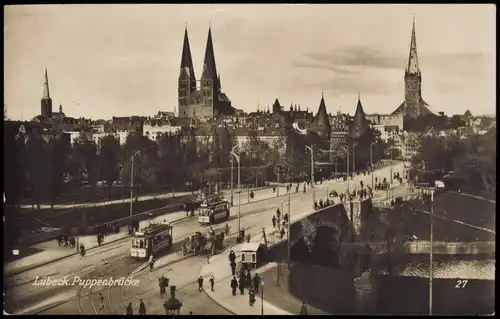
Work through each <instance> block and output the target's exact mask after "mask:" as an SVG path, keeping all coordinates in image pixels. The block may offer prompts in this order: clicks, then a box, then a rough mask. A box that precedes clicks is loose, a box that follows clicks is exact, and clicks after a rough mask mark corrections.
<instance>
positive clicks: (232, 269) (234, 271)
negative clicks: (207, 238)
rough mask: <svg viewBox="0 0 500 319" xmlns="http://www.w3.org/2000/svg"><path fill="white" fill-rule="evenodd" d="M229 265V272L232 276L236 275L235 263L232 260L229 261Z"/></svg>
mask: <svg viewBox="0 0 500 319" xmlns="http://www.w3.org/2000/svg"><path fill="white" fill-rule="evenodd" d="M229 266H231V274H232V275H233V276H234V275H236V263H235V262H234V261H231V263H230V264H229Z"/></svg>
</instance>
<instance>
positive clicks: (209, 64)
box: [202, 25, 218, 91]
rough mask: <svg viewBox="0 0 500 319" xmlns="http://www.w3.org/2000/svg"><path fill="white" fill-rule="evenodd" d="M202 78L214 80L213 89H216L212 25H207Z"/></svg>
mask: <svg viewBox="0 0 500 319" xmlns="http://www.w3.org/2000/svg"><path fill="white" fill-rule="evenodd" d="M202 78H209V79H212V80H214V82H215V83H214V85H215V86H216V87H215V88H214V89H215V91H217V89H218V87H217V81H216V80H217V67H216V65H215V54H214V45H213V42H212V27H211V26H210V25H209V27H208V37H207V46H206V49H205V59H204V60H203V74H202Z"/></svg>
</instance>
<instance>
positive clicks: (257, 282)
mask: <svg viewBox="0 0 500 319" xmlns="http://www.w3.org/2000/svg"><path fill="white" fill-rule="evenodd" d="M259 286H260V277H259V274H255V275H254V276H253V287H254V289H255V293H257V294H258V293H259Z"/></svg>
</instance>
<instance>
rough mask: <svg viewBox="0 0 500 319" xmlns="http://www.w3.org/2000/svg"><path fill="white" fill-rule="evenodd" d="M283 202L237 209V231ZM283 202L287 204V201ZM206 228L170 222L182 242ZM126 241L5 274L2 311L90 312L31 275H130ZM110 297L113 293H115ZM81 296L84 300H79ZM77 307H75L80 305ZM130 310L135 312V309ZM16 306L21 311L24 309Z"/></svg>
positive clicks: (262, 221) (307, 200) (297, 200)
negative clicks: (239, 224) (238, 215)
mask: <svg viewBox="0 0 500 319" xmlns="http://www.w3.org/2000/svg"><path fill="white" fill-rule="evenodd" d="M400 166H402V165H400ZM395 171H396V169H394V168H393V169H392V172H395ZM390 172H391V170H390V167H385V168H382V169H381V170H380V171H377V172H376V176H379V177H382V176H386V177H388V176H389V174H390ZM360 180H363V182H364V183H365V184H368V183H369V181H370V180H371V176H370V175H366V176H365V175H360V176H356V177H355V178H354V180H352V181H350V183H351V184H353V183H357V184H358V185H359V181H360ZM327 188H328V189H329V191H331V190H335V191H337V192H342V191H345V189H346V188H347V182H343V181H341V182H329V183H325V182H324V183H323V184H321V185H319V184H318V185H317V188H316V193H317V195H316V199H317V200H319V198H323V199H324V198H325V197H326V189H327ZM320 191H323V192H325V193H324V195H323V196H320V194H321V193H320ZM289 198H290V209H291V214H292V215H293V214H294V213H304V212H307V211H310V210H312V206H313V203H312V194H311V192H310V191H308V192H306V193H303V192H298V193H290V195H289ZM282 200H283V197H273V198H270V199H266V200H262V201H259V202H255V203H252V204H251V205H244V206H241V207H240V209H241V227H242V228H244V229H246V231H247V233H251V234H258V233H261V232H262V228H264V227H268V226H269V225H270V224H271V218H272V215H273V214H274V213H275V212H276V208H278V207H280V206H281V205H282ZM284 201H285V202H287V199H286V197H285V199H284ZM285 211H286V209H285ZM237 212H238V207H237V206H236V207H233V208H232V209H231V217H230V219H229V221H228V224H229V226H230V228H231V231H232V232H234V231H235V230H236V228H237V221H238V218H237ZM169 215H171V214H167V215H165V216H158V217H157V219H158V220H163V219H166V218H169V217H168V216H169ZM224 224H225V223H224V222H223V223H220V224H218V225H216V226H214V228H215V229H216V231H222V229H223V228H224ZM208 228H209V227H208V226H200V225H199V224H198V223H197V220H196V219H195V218H193V219H185V220H182V221H179V222H178V223H176V224H174V229H173V235H174V241H178V240H182V239H184V238H185V237H188V236H190V235H191V234H193V233H194V232H195V231H201V232H204V233H206V232H207V231H208ZM128 242H129V239H128V238H125V239H123V240H119V241H117V242H115V243H113V244H109V245H105V246H102V247H98V248H95V249H94V250H91V251H89V252H88V255H87V256H86V257H85V258H84V259H83V260H80V257H79V256H72V257H68V258H66V259H63V260H60V261H57V262H54V263H51V264H49V265H46V266H41V267H39V268H36V269H33V270H29V271H26V272H23V273H21V274H17V275H13V276H9V278H6V280H5V283H4V291H5V293H6V296H5V298H4V300H5V309H7V311H10V312H11V313H12V312H15V313H36V312H37V309H40V308H44V307H48V306H49V305H50V304H54V303H60V305H58V306H57V307H53V308H51V310H50V311H51V312H53V313H57V311H59V313H68V314H79V313H82V312H81V311H80V310H79V308H84V309H86V310H85V311H83V312H84V313H91V312H92V311H93V307H92V302H91V301H90V300H93V299H91V298H89V297H88V296H87V297H85V296H86V294H88V291H80V292H79V289H78V287H75V286H71V285H70V286H59V287H57V286H55V287H52V286H34V285H33V281H34V279H35V278H36V276H39V277H43V276H51V277H52V278H53V279H62V278H64V277H65V276H69V277H71V278H72V277H73V276H80V277H89V278H90V277H91V278H96V277H97V278H104V277H109V276H111V275H112V276H114V277H115V278H116V277H120V276H127V275H129V274H130V272H131V271H133V270H134V269H135V268H137V267H138V266H139V265H141V264H142V263H141V262H136V261H134V260H133V259H130V258H129V257H128V251H129V244H128ZM191 259H192V258H191ZM104 260H106V262H107V263H105V262H104ZM183 267H186V266H185V265H184V263H183V262H178V263H177V264H175V266H174V265H172V266H171V267H170V268H172V269H174V270H173V271H175V272H178V273H180V274H181V273H182V272H183V270H182V269H183ZM196 277H197V272H193V277H192V278H191V279H192V280H193V281H194V280H195V279H196ZM155 280H156V279H155ZM188 281H189V280H188ZM189 282H190V281H189ZM77 294H78V295H79V296H80V298H79V299H80V301H82V300H83V302H84V303H86V304H83V305H82V304H81V303H82V302H80V303H79V302H75V301H76V300H77V298H76V296H77ZM114 294H116V293H115V292H114ZM91 295H92V294H91ZM82 296H84V297H83V298H81V297H82ZM120 298H121V297H120ZM115 304H116V303H115ZM78 305H80V307H79V306H78ZM115 307H117V308H120V305H119V304H116V305H115ZM134 307H135V308H136V306H134ZM21 308H24V311H23V309H21ZM58 309H61V310H58ZM15 310H16V311H15ZM116 312H117V313H120V314H121V313H123V308H120V309H116Z"/></svg>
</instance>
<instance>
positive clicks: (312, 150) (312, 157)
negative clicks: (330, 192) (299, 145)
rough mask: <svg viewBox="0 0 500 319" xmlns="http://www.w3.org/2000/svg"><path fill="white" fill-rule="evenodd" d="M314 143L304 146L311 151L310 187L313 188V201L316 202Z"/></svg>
mask: <svg viewBox="0 0 500 319" xmlns="http://www.w3.org/2000/svg"><path fill="white" fill-rule="evenodd" d="M313 147H314V145H312V144H311V146H307V145H306V148H307V149H308V150H309V151H310V152H311V187H312V189H313V203H315V202H316V187H315V185H314V148H313Z"/></svg>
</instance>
